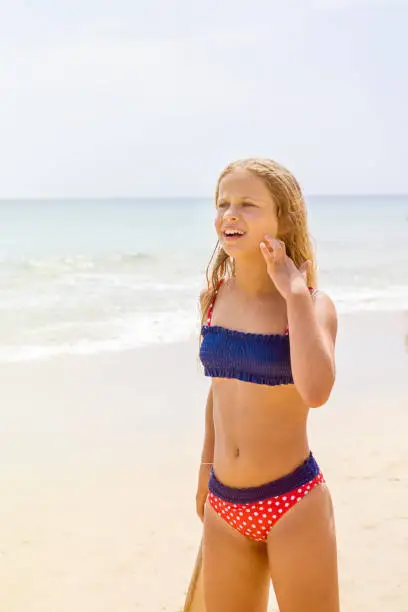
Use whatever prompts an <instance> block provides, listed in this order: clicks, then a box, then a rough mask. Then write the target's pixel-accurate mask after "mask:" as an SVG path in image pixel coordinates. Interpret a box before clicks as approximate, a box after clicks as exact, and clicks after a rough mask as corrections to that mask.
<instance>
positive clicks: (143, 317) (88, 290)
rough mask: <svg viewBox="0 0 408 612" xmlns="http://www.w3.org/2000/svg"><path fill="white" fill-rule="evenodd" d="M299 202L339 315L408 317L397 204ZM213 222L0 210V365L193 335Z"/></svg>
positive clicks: (201, 204) (398, 199)
mask: <svg viewBox="0 0 408 612" xmlns="http://www.w3.org/2000/svg"><path fill="white" fill-rule="evenodd" d="M306 200H307V205H308V211H309V225H310V230H311V234H312V236H313V240H314V243H315V248H316V253H317V262H318V273H319V287H320V288H322V289H324V290H325V291H327V292H328V293H329V294H330V295H331V297H332V298H333V299H334V301H335V303H336V306H337V309H338V311H339V313H344V312H352V311H356V310H360V311H361V310H377V311H398V310H404V309H407V310H408V196H387V195H384V196H341V197H340V196H314V197H311V196H310V197H308V198H306ZM213 215H214V205H213V202H212V201H211V200H210V199H194V198H191V199H188V198H184V199H105V200H44V201H40V200H13V201H11V200H0V231H1V240H0V361H3V362H4V361H20V360H31V359H40V358H46V357H52V356H54V355H60V354H64V353H65V354H66V353H75V354H92V353H98V352H103V351H118V350H124V349H130V348H134V347H138V346H143V345H146V344H150V343H160V342H174V341H183V340H187V339H191V338H194V337H197V334H198V331H199V309H198V295H199V292H200V289H201V288H202V287H203V286H204V282H205V268H206V266H207V263H208V261H209V258H210V256H211V253H212V251H213V248H214V246H215V242H216V239H215V233H214V229H213Z"/></svg>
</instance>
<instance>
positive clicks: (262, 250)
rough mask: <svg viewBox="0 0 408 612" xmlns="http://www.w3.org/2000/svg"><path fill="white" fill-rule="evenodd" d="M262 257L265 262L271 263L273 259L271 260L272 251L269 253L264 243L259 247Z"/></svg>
mask: <svg viewBox="0 0 408 612" xmlns="http://www.w3.org/2000/svg"><path fill="white" fill-rule="evenodd" d="M259 246H260V249H261V252H262V255H263V256H264V257H265V259H266V261H267V262H273V260H274V258H273V251H271V250H270V249H269V248H268V246H267V244H266V243H265V242H261V244H260V245H259Z"/></svg>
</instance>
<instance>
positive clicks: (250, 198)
mask: <svg viewBox="0 0 408 612" xmlns="http://www.w3.org/2000/svg"><path fill="white" fill-rule="evenodd" d="M229 199H230V198H229V197H228V196H224V197H223V198H219V199H218V200H217V203H219V202H226V201H227V200H229ZM239 200H240V201H241V202H244V201H245V200H252V202H260V199H259V198H254V197H253V196H242V197H240V198H239Z"/></svg>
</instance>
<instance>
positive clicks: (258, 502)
mask: <svg viewBox="0 0 408 612" xmlns="http://www.w3.org/2000/svg"><path fill="white" fill-rule="evenodd" d="M323 482H325V481H324V478H323V474H322V473H321V471H320V469H319V466H318V465H317V463H316V461H315V459H314V457H313V456H312V453H310V455H309V457H308V458H307V459H306V461H305V462H304V463H303V464H302V465H300V466H299V467H298V468H296V469H295V470H294V471H293V472H291V473H290V474H288V475H287V476H283V477H282V478H279V479H277V480H273V481H272V482H268V483H266V484H264V485H261V486H259V487H250V488H246V489H237V488H233V487H228V486H226V485H224V484H222V483H221V482H220V481H219V480H218V479H217V477H216V476H215V473H214V470H213V469H212V470H211V475H210V480H209V483H208V488H209V493H208V502H209V504H210V505H211V507H212V508H213V509H214V510H215V512H216V513H217V514H218V515H219V516H220V517H221V518H223V519H224V520H225V521H226V522H227V523H228V525H230V526H231V527H232V528H233V529H236V530H237V531H239V532H240V533H242V534H243V535H246V536H247V537H249V538H251V539H252V540H255V541H256V542H266V539H267V537H268V533H269V532H270V530H271V528H272V527H273V526H274V525H276V523H277V522H278V521H279V519H281V518H282V517H283V516H285V514H286V512H288V511H289V510H290V509H291V508H293V506H295V505H296V504H297V503H298V502H300V501H301V500H302V499H303V498H304V497H305V496H306V495H307V494H308V493H309V491H311V490H312V489H314V487H316V486H317V485H319V484H322V483H323Z"/></svg>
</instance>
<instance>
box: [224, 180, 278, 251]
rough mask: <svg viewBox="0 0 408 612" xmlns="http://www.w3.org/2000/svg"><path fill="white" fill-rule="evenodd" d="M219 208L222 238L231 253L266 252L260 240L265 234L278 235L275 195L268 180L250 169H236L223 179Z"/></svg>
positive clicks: (225, 247)
mask: <svg viewBox="0 0 408 612" xmlns="http://www.w3.org/2000/svg"><path fill="white" fill-rule="evenodd" d="M216 209H217V214H216V217H215V229H216V232H217V235H218V239H219V241H220V243H221V246H222V248H223V249H224V251H225V252H226V253H227V254H228V255H230V256H231V257H240V256H242V255H254V254H257V255H261V256H262V254H261V252H260V249H259V243H260V242H262V241H263V240H264V238H265V235H266V234H268V235H269V236H271V237H272V238H276V237H277V235H278V216H277V210H276V205H275V202H274V201H273V198H272V195H271V193H270V191H269V190H268V188H267V187H266V185H265V183H264V181H263V180H262V179H261V178H260V177H258V176H256V175H255V174H253V173H251V172H249V171H248V170H241V169H237V170H234V171H233V172H232V173H230V174H227V176H225V177H224V178H223V179H222V180H221V182H220V186H219V193H218V200H217V202H216ZM230 234H232V235H230Z"/></svg>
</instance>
